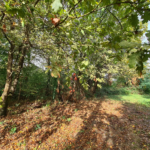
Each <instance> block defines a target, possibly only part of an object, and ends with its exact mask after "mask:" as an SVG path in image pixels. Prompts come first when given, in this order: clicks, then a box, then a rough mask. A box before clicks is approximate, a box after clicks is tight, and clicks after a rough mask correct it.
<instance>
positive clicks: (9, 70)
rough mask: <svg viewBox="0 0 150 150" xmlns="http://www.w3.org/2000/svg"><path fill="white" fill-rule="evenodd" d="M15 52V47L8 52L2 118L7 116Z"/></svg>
mask: <svg viewBox="0 0 150 150" xmlns="http://www.w3.org/2000/svg"><path fill="white" fill-rule="evenodd" d="M13 50H14V45H11V47H10V50H9V52H8V64H7V76H6V84H5V88H4V91H3V93H2V96H1V97H0V116H6V115H7V107H8V95H9V90H10V87H11V84H12V64H13Z"/></svg>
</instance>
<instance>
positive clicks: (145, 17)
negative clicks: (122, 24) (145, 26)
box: [142, 11, 150, 23]
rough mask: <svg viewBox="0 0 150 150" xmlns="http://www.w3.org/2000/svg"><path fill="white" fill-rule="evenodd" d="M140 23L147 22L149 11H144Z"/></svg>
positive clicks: (149, 15) (149, 18)
mask: <svg viewBox="0 0 150 150" xmlns="http://www.w3.org/2000/svg"><path fill="white" fill-rule="evenodd" d="M142 19H143V21H142V23H147V22H148V21H149V20H150V11H145V13H144V14H143V15H142Z"/></svg>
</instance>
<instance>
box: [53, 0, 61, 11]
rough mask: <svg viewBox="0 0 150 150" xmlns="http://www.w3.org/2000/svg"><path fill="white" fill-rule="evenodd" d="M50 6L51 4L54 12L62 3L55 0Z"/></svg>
mask: <svg viewBox="0 0 150 150" xmlns="http://www.w3.org/2000/svg"><path fill="white" fill-rule="evenodd" d="M51 6H52V9H54V12H57V11H58V10H59V7H62V4H61V2H60V0H55V1H54V2H53V3H52V5H51Z"/></svg>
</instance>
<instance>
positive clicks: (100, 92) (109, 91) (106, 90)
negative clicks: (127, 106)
mask: <svg viewBox="0 0 150 150" xmlns="http://www.w3.org/2000/svg"><path fill="white" fill-rule="evenodd" d="M130 93H131V90H130V89H129V88H117V87H110V86H103V87H102V88H101V89H97V91H96V94H95V96H96V97H101V96H105V95H128V94H130Z"/></svg>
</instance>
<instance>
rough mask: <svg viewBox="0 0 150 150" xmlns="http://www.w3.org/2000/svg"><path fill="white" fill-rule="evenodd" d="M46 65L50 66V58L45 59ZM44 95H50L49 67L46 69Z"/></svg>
mask: <svg viewBox="0 0 150 150" xmlns="http://www.w3.org/2000/svg"><path fill="white" fill-rule="evenodd" d="M47 65H48V66H50V58H49V57H48V59H47ZM45 94H46V96H49V95H50V69H49V70H48V74H47V87H46V93H45Z"/></svg>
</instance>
